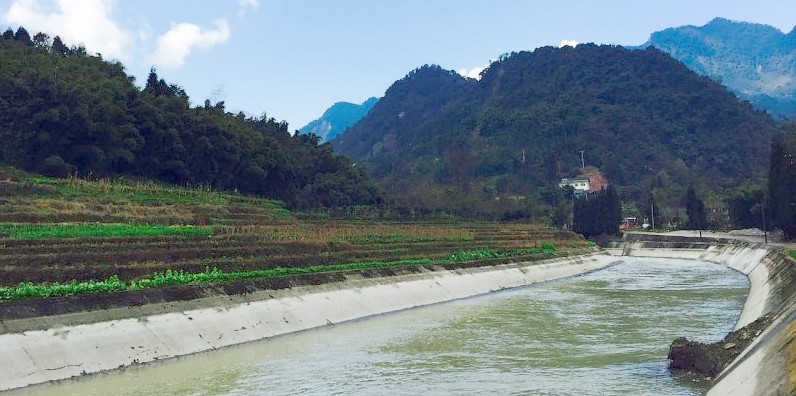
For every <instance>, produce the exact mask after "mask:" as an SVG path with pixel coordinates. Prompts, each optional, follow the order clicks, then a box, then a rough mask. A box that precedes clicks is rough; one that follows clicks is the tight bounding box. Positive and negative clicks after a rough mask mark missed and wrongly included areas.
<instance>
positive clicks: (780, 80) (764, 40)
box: [641, 18, 796, 118]
mask: <svg viewBox="0 0 796 396" xmlns="http://www.w3.org/2000/svg"><path fill="white" fill-rule="evenodd" d="M648 46H653V47H655V48H658V49H660V50H661V51H663V52H666V53H668V54H669V55H671V56H672V57H673V58H675V59H677V60H679V61H681V62H683V63H684V64H685V65H686V66H688V67H689V68H690V69H691V70H694V71H695V72H697V73H699V74H701V75H703V76H708V77H710V78H712V79H714V80H716V81H718V82H720V83H722V84H724V85H726V86H727V87H728V88H729V89H730V90H731V91H733V92H735V93H736V94H737V95H738V97H740V98H741V99H744V100H748V101H750V102H751V103H752V104H754V105H755V106H756V107H757V108H760V109H765V110H767V111H768V112H769V113H771V114H772V115H775V116H784V117H789V118H792V117H796V28H794V30H792V31H791V32H790V33H788V34H785V33H782V32H781V31H779V30H778V29H776V28H774V27H772V26H768V25H761V24H756V23H747V22H735V21H730V20H727V19H723V18H716V19H714V20H712V21H711V22H709V23H708V24H706V25H704V26H700V27H697V26H682V27H676V28H670V29H665V30H662V31H660V32H656V33H653V34H652V35H651V36H650V39H649V41H647V43H646V44H644V45H643V46H641V48H646V47H648Z"/></svg>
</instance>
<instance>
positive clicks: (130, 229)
mask: <svg viewBox="0 0 796 396" xmlns="http://www.w3.org/2000/svg"><path fill="white" fill-rule="evenodd" d="M166 235H179V236H188V237H209V236H211V235H213V227H207V226H165V225H138V224H105V223H91V224H10V223H4V224H0V236H2V237H3V238H8V239H15V240H38V239H53V238H86V237H144V236H147V237H152V236H166Z"/></svg>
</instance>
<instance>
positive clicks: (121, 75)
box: [0, 28, 374, 207]
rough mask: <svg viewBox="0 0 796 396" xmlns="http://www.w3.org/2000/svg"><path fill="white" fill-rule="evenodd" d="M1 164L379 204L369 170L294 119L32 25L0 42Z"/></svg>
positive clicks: (301, 201) (296, 200) (307, 200)
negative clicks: (302, 131)
mask: <svg viewBox="0 0 796 396" xmlns="http://www.w3.org/2000/svg"><path fill="white" fill-rule="evenodd" d="M0 142H2V145H0V163H3V164H9V165H14V166H17V167H21V168H23V169H26V170H29V171H35V172H40V173H44V174H47V175H54V176H66V175H68V174H78V175H82V176H88V175H95V176H109V175H131V176H140V177H144V178H151V179H158V180H162V181H166V182H173V183H178V184H184V183H190V184H192V185H205V186H209V187H212V188H217V189H226V190H239V191H241V192H246V193H250V194H256V195H261V196H265V197H268V198H274V199H280V200H283V201H285V202H286V203H287V204H288V205H290V206H291V207H316V206H318V205H327V206H342V205H351V204H364V203H371V202H373V200H374V193H373V190H372V188H371V187H370V186H369V184H368V182H367V180H366V178H365V177H364V176H363V175H362V174H361V172H360V171H359V170H357V169H356V168H354V167H353V166H352V164H351V163H350V161H349V160H348V159H346V158H344V157H340V156H335V155H334V154H333V152H332V148H331V147H330V146H329V145H320V144H319V141H318V139H317V138H315V137H307V136H293V135H292V134H291V133H290V132H289V131H288V124H287V123H286V122H284V121H283V122H277V121H276V120H275V119H273V118H267V117H266V116H265V115H263V116H262V117H259V118H249V117H246V116H245V115H244V114H242V113H240V114H232V113H229V112H227V111H226V110H225V108H224V103H223V102H219V103H211V102H210V101H205V102H204V105H202V106H197V107H191V105H190V102H189V98H188V95H187V94H186V92H185V91H184V90H183V89H182V88H180V87H179V86H178V85H175V84H169V83H167V82H166V81H165V80H163V79H161V78H159V77H158V75H157V74H156V72H155V70H152V71H151V73H150V74H149V78H148V80H147V81H146V84H145V88H144V89H143V90H141V89H139V88H138V87H136V86H135V85H134V78H133V77H132V76H129V75H127V74H126V73H125V69H124V66H123V65H122V64H121V63H119V62H109V61H105V60H103V59H102V58H100V57H99V56H90V55H88V54H87V53H86V51H85V49H84V48H81V47H77V48H68V47H67V46H65V45H64V43H63V42H62V41H61V40H60V38H58V37H55V38H52V39H51V38H50V37H48V36H46V35H43V34H37V35H35V36H33V37H31V36H30V34H29V33H28V32H27V31H25V29H24V28H20V29H18V30H17V31H16V32H13V31H11V30H8V31H6V32H5V33H4V34H3V36H2V38H1V39H0Z"/></svg>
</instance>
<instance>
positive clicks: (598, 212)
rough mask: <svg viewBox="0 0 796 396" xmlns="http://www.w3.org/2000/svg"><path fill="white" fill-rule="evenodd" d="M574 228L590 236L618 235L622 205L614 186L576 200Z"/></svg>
mask: <svg viewBox="0 0 796 396" xmlns="http://www.w3.org/2000/svg"><path fill="white" fill-rule="evenodd" d="M572 222H573V224H572V230H573V231H575V232H577V233H579V234H583V236H585V237H587V238H589V237H593V236H598V235H616V234H618V233H619V224H621V223H622V205H621V203H620V202H619V196H618V195H617V193H616V190H615V189H614V187H613V186H608V188H607V189H605V190H602V191H600V192H598V193H596V194H592V195H589V196H588V197H587V199H579V200H576V201H575V207H574V208H573V220H572Z"/></svg>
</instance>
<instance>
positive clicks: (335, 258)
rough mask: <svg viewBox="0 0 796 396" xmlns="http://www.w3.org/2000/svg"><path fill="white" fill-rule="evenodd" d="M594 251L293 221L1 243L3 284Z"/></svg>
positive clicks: (532, 234) (499, 236)
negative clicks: (201, 231)
mask: <svg viewBox="0 0 796 396" xmlns="http://www.w3.org/2000/svg"><path fill="white" fill-rule="evenodd" d="M543 243H550V244H552V245H554V246H555V248H556V250H557V251H558V252H559V253H560V254H564V253H566V252H568V251H572V250H581V249H584V248H588V247H587V244H586V243H585V241H583V240H582V239H580V238H577V237H575V236H574V235H573V234H570V233H566V232H554V231H551V230H549V229H546V228H541V227H535V226H529V225H517V224H514V225H501V224H471V225H442V224H428V225H423V226H419V225H403V224H362V223H336V224H331V223H326V224H324V223H294V224H280V225H274V226H247V227H245V228H241V227H216V228H214V232H213V234H212V235H210V236H181V235H164V236H156V237H148V236H144V237H88V238H57V239H29V240H18V239H17V240H15V239H9V238H0V247H2V249H0V286H13V285H16V284H18V283H20V282H35V283H43V282H68V281H70V280H77V281H86V280H101V279H106V278H109V277H111V276H114V275H118V277H119V278H120V279H121V280H124V281H130V280H136V279H140V278H143V277H147V276H151V275H152V274H153V273H156V272H165V271H167V270H178V271H185V272H189V273H198V272H202V271H204V270H205V269H206V268H208V267H209V268H218V269H220V270H222V271H224V272H241V271H252V270H261V269H267V268H279V267H286V268H290V267H304V266H312V265H321V266H322V265H332V264H341V263H353V262H367V261H386V262H390V261H400V260H411V259H424V258H426V259H433V260H440V259H443V258H446V257H447V256H449V255H451V254H453V253H455V252H460V251H478V250H483V249H491V250H493V251H504V252H505V251H522V250H524V249H525V250H527V249H531V248H539V247H540V246H541V244H543Z"/></svg>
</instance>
